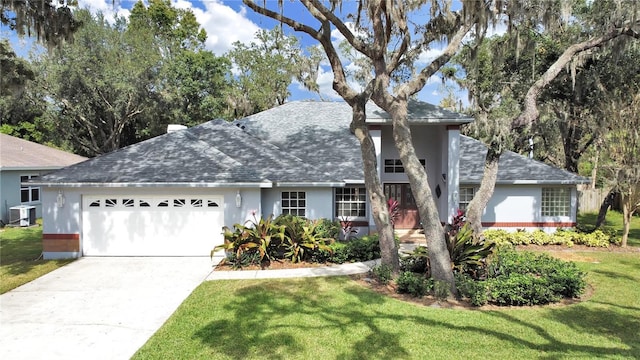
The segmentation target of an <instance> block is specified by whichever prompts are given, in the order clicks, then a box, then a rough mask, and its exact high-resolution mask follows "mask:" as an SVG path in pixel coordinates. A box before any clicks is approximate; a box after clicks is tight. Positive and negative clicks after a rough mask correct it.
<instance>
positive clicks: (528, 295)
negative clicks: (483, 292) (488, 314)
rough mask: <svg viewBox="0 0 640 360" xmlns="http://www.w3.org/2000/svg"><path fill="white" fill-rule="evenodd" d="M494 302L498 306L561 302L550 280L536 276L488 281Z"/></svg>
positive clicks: (498, 278) (524, 275) (509, 276)
mask: <svg viewBox="0 0 640 360" xmlns="http://www.w3.org/2000/svg"><path fill="white" fill-rule="evenodd" d="M488 288H489V293H490V296H491V300H492V302H494V303H496V304H498V305H538V304H548V303H551V302H556V301H558V300H560V296H559V295H558V294H555V293H554V292H553V290H552V288H551V287H550V286H549V282H548V279H547V278H545V277H538V276H536V275H534V274H518V273H512V274H509V275H501V276H498V277H496V278H492V279H489V280H488Z"/></svg>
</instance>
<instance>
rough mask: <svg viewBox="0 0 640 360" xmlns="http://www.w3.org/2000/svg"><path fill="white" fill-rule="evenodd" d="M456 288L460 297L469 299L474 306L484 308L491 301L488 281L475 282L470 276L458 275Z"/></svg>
mask: <svg viewBox="0 0 640 360" xmlns="http://www.w3.org/2000/svg"><path fill="white" fill-rule="evenodd" d="M456 287H457V288H458V292H459V294H460V296H462V297H466V298H468V299H469V302H470V303H471V305H473V306H482V305H485V304H486V303H487V302H488V301H489V294H488V293H487V282H486V281H481V280H475V279H473V278H472V277H471V276H469V275H468V274H456Z"/></svg>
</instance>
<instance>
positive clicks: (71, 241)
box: [41, 187, 261, 259]
mask: <svg viewBox="0 0 640 360" xmlns="http://www.w3.org/2000/svg"><path fill="white" fill-rule="evenodd" d="M59 191H61V193H62V195H63V197H64V205H63V206H62V207H59V206H58V204H57V197H58V192H59ZM238 191H239V192H240V196H241V205H240V207H239V208H238V207H237V206H236V197H237V194H238ZM126 194H135V195H136V196H144V195H161V194H185V195H222V196H224V225H225V226H229V227H231V226H233V224H234V223H244V222H246V221H247V220H249V219H252V218H253V212H256V213H258V214H259V213H260V211H261V206H260V189H257V188H240V189H236V188H229V189H227V188H224V189H223V188H179V187H176V188H68V187H67V188H57V187H44V188H43V189H42V194H41V196H42V204H43V212H42V219H43V229H42V233H43V236H42V237H43V252H44V257H45V259H56V258H73V257H79V256H82V210H83V209H82V197H83V196H84V195H126ZM220 230H221V231H222V229H220Z"/></svg>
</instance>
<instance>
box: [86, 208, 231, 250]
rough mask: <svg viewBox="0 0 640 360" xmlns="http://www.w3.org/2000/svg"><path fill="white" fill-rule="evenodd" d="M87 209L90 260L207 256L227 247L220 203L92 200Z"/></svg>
mask: <svg viewBox="0 0 640 360" xmlns="http://www.w3.org/2000/svg"><path fill="white" fill-rule="evenodd" d="M98 200H100V201H99V204H98V205H96V204H97V201H98ZM84 203H85V204H86V205H87V206H86V207H85V208H84V211H83V254H84V255H85V256H208V255H209V254H210V251H211V249H213V247H214V246H216V245H218V244H221V243H222V242H223V238H222V234H221V232H222V231H221V229H222V225H223V224H224V218H223V217H224V216H223V208H222V206H220V205H221V204H222V198H221V197H216V198H210V197H208V198H207V197H200V198H194V197H181V196H173V197H161V198H139V197H134V196H131V197H126V196H120V197H101V198H93V197H90V198H87V199H86V201H85V202H84ZM129 204H133V205H129ZM91 205H94V206H91ZM147 205H148V206H147Z"/></svg>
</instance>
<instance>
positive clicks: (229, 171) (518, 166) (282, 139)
mask: <svg viewBox="0 0 640 360" xmlns="http://www.w3.org/2000/svg"><path fill="white" fill-rule="evenodd" d="M417 104H418V105H419V106H416V107H414V114H416V118H415V119H417V120H416V121H417V123H429V121H431V120H428V119H431V118H429V117H423V118H421V117H420V116H427V115H425V114H433V112H434V111H435V112H439V113H440V116H441V117H440V119H450V118H454V117H455V116H458V120H457V121H458V123H459V122H460V121H462V119H467V118H465V117H464V116H463V115H459V114H454V113H451V112H446V111H444V110H442V109H440V108H438V107H433V106H427V105H423V104H420V103H417ZM367 114H368V115H367V116H369V117H370V118H371V119H374V121H373V122H374V123H375V122H376V121H375V119H385V116H387V115H385V114H386V113H384V112H382V110H380V109H379V108H377V107H376V106H375V105H370V106H368V108H367ZM419 114H422V115H419ZM452 114H454V115H452ZM376 116H377V118H376ZM429 116H431V115H429ZM415 119H414V120H415ZM421 119H423V120H424V119H427V120H428V121H427V120H425V121H426V122H423V121H422V120H421ZM414 120H412V121H414ZM443 121H444V120H443ZM447 121H449V120H446V121H444V122H442V123H443V124H446V123H448V122H447ZM350 122H351V108H350V107H349V105H347V104H346V103H344V102H304V101H295V102H290V103H287V104H285V105H282V106H279V107H276V108H273V109H270V110H267V111H264V112H261V113H258V114H255V115H252V116H249V117H247V118H245V119H242V120H239V121H235V122H234V123H233V124H232V123H228V122H224V121H222V120H215V121H210V122H208V123H204V124H202V125H199V126H195V127H193V128H190V129H186V130H181V131H177V132H173V133H169V134H165V135H161V136H158V137H156V138H153V139H150V140H147V141H143V142H140V143H138V144H135V145H131V146H128V147H125V148H123V149H120V150H118V151H115V152H112V153H109V154H105V155H102V156H99V157H96V158H93V159H90V160H87V161H85V162H83V163H80V164H76V165H73V166H71V167H69V168H66V169H62V170H59V171H56V172H54V173H52V174H49V175H46V176H44V177H42V178H41V179H40V181H39V182H41V183H43V184H49V183H54V184H55V183H57V184H59V183H69V184H77V183H81V184H89V183H92V184H93V183H95V184H138V185H140V186H144V185H145V184H164V185H168V184H185V183H189V184H196V185H197V184H203V186H205V185H211V184H221V185H224V184H229V185H231V184H238V183H252V184H256V183H265V184H269V185H265V186H270V184H271V183H272V182H276V183H297V184H303V183H306V184H309V185H311V184H314V183H315V184H318V183H323V184H328V183H335V184H337V183H342V182H344V181H345V180H347V179H348V180H357V181H362V180H363V179H364V175H363V172H362V167H363V166H362V158H361V154H360V145H359V143H358V140H357V139H356V138H355V136H353V134H351V132H350V130H349V124H350ZM378 123H381V121H379V122H378ZM460 145H461V146H460V183H461V184H476V183H480V180H481V179H482V171H483V165H484V157H485V153H486V147H485V145H483V144H482V143H481V142H479V141H477V140H473V139H471V138H468V137H466V136H462V137H461V144H460ZM586 181H588V180H587V179H585V178H582V177H580V176H577V175H575V174H571V173H569V172H567V171H564V170H561V169H557V168H554V167H552V166H549V165H546V164H543V163H541V162H538V161H534V160H531V159H528V158H526V157H524V156H521V155H518V154H516V153H513V152H505V154H503V155H502V157H501V159H500V167H499V172H498V183H503V184H514V183H531V184H532V183H547V184H574V183H582V182H586ZM211 186H217V185H211Z"/></svg>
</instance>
